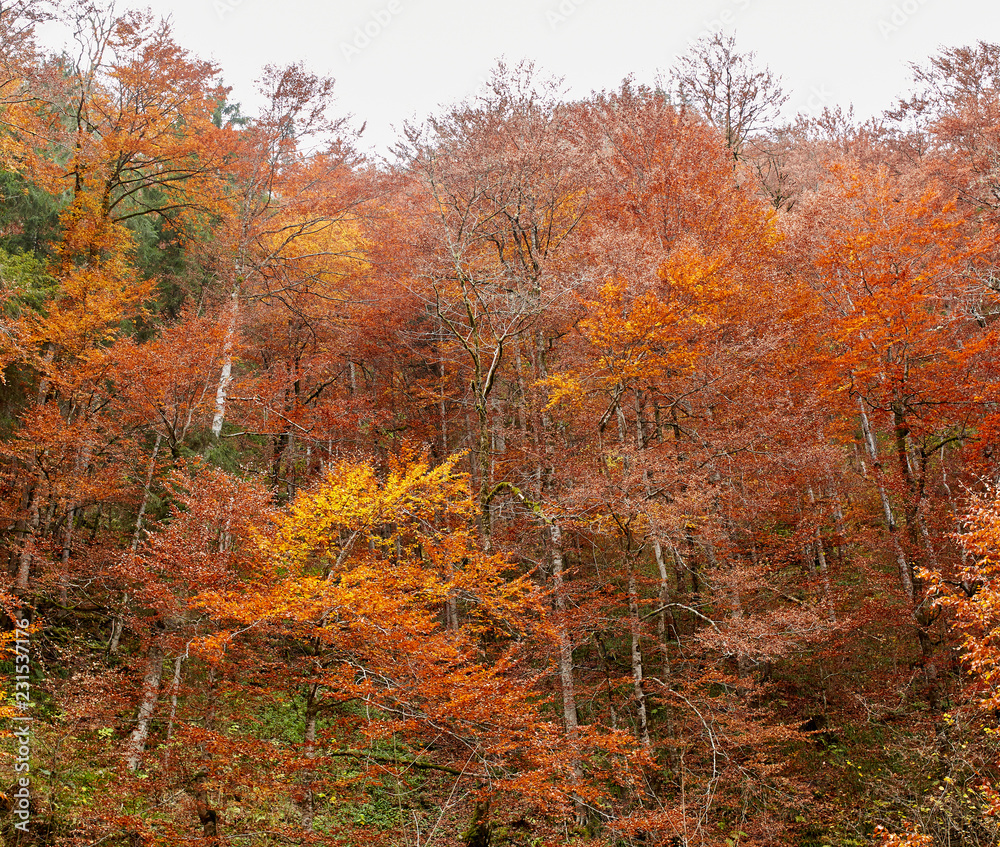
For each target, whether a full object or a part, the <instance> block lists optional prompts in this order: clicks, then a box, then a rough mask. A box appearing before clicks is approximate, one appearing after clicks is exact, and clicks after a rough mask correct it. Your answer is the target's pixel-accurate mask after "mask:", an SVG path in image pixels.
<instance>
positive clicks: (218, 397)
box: [212, 279, 240, 438]
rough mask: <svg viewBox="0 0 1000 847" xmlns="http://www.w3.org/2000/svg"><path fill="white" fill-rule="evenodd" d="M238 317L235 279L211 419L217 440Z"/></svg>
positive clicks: (230, 372)
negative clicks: (213, 413) (213, 412)
mask: <svg viewBox="0 0 1000 847" xmlns="http://www.w3.org/2000/svg"><path fill="white" fill-rule="evenodd" d="M239 315H240V283H239V280H238V279H237V282H236V284H235V285H234V286H233V292H232V294H231V295H230V304H229V322H228V323H227V324H226V336H225V340H224V341H223V342H222V372H221V373H220V374H219V387H218V388H217V389H216V391H215V417H213V418H212V435H214V436H215V437H216V438H218V437H219V436H220V435H221V434H222V425H223V423H225V420H226V397H227V396H228V393H229V384H230V383H231V382H232V379H233V347H234V345H235V343H236V329H237V326H238V323H239Z"/></svg>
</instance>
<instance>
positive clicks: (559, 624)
mask: <svg viewBox="0 0 1000 847" xmlns="http://www.w3.org/2000/svg"><path fill="white" fill-rule="evenodd" d="M549 539H550V541H551V544H552V594H553V602H554V604H555V607H556V632H557V637H558V639H559V682H560V685H561V687H562V701H563V720H564V721H565V723H566V734H567V735H569V736H570V737H571V738H572V737H575V736H576V734H577V728H578V726H579V723H578V718H577V711H576V685H575V683H574V678H573V642H572V639H571V638H570V634H569V629H568V627H567V621H566V593H565V589H564V586H563V549H562V531H561V530H560V529H559V525H558V524H556V523H552V524H550V525H549Z"/></svg>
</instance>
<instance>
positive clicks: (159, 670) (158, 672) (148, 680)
mask: <svg viewBox="0 0 1000 847" xmlns="http://www.w3.org/2000/svg"><path fill="white" fill-rule="evenodd" d="M163 657H164V645H163V636H162V635H159V634H155V635H154V637H153V640H152V642H151V643H150V645H149V654H148V655H147V656H146V673H145V675H144V676H143V680H142V693H141V695H140V696H139V714H138V718H137V721H136V726H135V729H134V730H133V731H132V735H131V737H130V738H129V742H128V745H127V747H126V751H125V755H126V762H127V764H128V769H129V770H130V771H132V772H133V773H134V772H135V771H137V770H138V769H139V765H140V764H141V762H142V754H143V752H144V751H145V749H146V739H148V738H149V725H150V723H151V722H152V720H153V712H154V711H155V710H156V701H157V699H158V698H159V696H160V681H161V679H162V678H163Z"/></svg>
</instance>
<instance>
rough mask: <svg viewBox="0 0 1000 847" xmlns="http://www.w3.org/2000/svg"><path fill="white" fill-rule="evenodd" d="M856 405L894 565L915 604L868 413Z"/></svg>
mask: <svg viewBox="0 0 1000 847" xmlns="http://www.w3.org/2000/svg"><path fill="white" fill-rule="evenodd" d="M858 405H859V407H860V409H861V431H862V433H863V435H864V439H865V447H866V448H867V451H868V458H869V459H870V460H871V463H872V470H873V476H874V477H875V486H876V488H877V489H878V496H879V499H880V500H881V501H882V512H883V514H884V515H885V525H886V529H887V530H888V531H889V541H890V543H891V544H892V550H893V553H894V554H895V556H896V563H897V565H898V566H899V581H900V584H901V585H902V587H903V591H904V593H905V594H906V597H907V599H908V600H909V601H910V603H911V605H912V604H915V603H916V598H917V593H916V588H915V586H914V584H913V571H912V568H911V566H910V563H909V562H907V561H906V554H905V553H904V552H903V546H902V545H901V544H900V543H899V532H898V527H897V525H896V518H895V516H894V515H893V513H892V504H891V503H890V502H889V495H888V494H887V493H886V490H885V481H884V479H883V472H882V464H881V462H880V461H879V458H878V445H877V444H876V442H875V436H874V434H873V433H872V428H871V424H870V423H869V421H868V413H867V412H866V411H865V405H864V400H862V399H859V401H858Z"/></svg>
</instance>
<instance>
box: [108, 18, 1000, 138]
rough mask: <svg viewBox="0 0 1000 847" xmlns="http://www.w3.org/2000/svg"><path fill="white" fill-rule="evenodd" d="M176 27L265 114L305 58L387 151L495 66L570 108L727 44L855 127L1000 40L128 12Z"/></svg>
mask: <svg viewBox="0 0 1000 847" xmlns="http://www.w3.org/2000/svg"><path fill="white" fill-rule="evenodd" d="M127 6H138V7H146V6H148V7H150V8H152V9H153V11H154V12H155V13H157V14H159V15H162V16H170V17H171V18H172V20H173V23H174V28H175V31H176V34H177V40H178V41H179V42H180V43H181V44H182V45H183V46H185V47H187V48H189V49H190V50H192V51H193V52H194V53H196V54H198V55H199V56H201V57H204V58H211V59H214V60H215V61H216V62H217V63H218V64H219V65H220V66H221V67H222V70H223V77H224V80H225V82H226V83H227V84H228V85H231V86H233V94H232V99H233V100H237V101H242V102H243V103H244V105H245V107H246V111H248V112H251V113H252V111H253V107H254V105H255V99H254V86H253V80H254V79H255V78H256V76H257V75H258V74H259V71H260V69H261V67H263V66H264V65H265V64H286V63H288V62H292V61H298V60H304V61H305V63H306V65H307V66H308V67H309V69H310V70H313V71H314V72H317V73H321V74H329V75H332V76H333V77H335V79H336V80H337V85H336V91H337V93H338V104H339V106H340V108H341V110H342V111H343V112H349V113H351V114H353V115H354V116H355V119H356V122H357V124H358V125H360V124H361V123H362V122H367V129H366V131H365V133H364V142H365V146H367V147H371V148H373V149H375V150H377V151H379V152H382V151H384V150H385V149H386V148H387V147H388V146H389V145H390V144H391V143H392V142H393V141H394V140H395V138H396V133H395V132H394V130H393V126H397V127H398V126H399V125H400V124H401V122H402V121H403V120H406V119H409V118H412V117H416V118H418V119H419V118H423V117H426V116H427V115H428V114H430V113H431V112H434V111H436V110H437V109H438V107H439V106H440V105H442V104H449V103H453V102H455V101H458V100H460V99H463V98H464V97H466V96H468V95H469V94H470V93H472V92H474V91H475V89H476V88H477V87H478V86H479V85H480V84H481V82H482V80H483V79H484V77H485V76H486V75H487V74H488V72H489V69H490V68H491V67H492V66H493V64H494V63H495V61H496V59H497V58H499V57H501V56H502V57H505V58H506V59H507V60H508V62H510V63H514V62H516V61H517V60H519V59H522V58H528V59H533V60H535V62H536V63H537V65H538V66H539V67H540V68H541V69H543V70H545V71H547V72H549V73H550V74H553V75H556V76H561V77H564V78H565V82H566V85H567V87H568V90H569V92H570V93H571V94H572V95H578V96H585V95H587V94H588V93H590V92H591V91H593V90H601V89H609V88H614V87H616V86H617V85H618V84H619V83H620V82H621V80H622V79H623V78H624V77H625V76H626V75H629V74H632V75H634V77H635V78H636V80H637V81H638V82H649V83H651V82H653V81H654V80H655V78H656V76H657V73H658V72H664V71H666V70H668V69H669V68H670V66H671V65H672V64H673V61H674V59H675V57H676V56H678V55H679V54H681V53H683V52H684V51H685V50H686V49H687V47H688V45H689V44H690V43H691V42H692V41H694V40H696V39H697V38H698V37H699V36H701V35H704V34H706V33H710V32H712V31H715V30H719V29H721V30H723V31H724V32H726V33H733V34H735V36H736V39H737V47H738V49H739V50H740V51H741V52H749V51H754V52H755V53H756V54H757V61H758V63H759V64H761V65H767V66H769V67H770V68H771V70H772V71H774V72H775V73H777V74H779V75H780V76H781V77H782V80H783V83H784V87H785V89H786V90H787V91H789V93H790V94H791V99H790V101H789V104H788V109H789V110H791V111H792V112H795V111H806V112H813V113H815V112H818V111H820V110H821V109H822V108H823V106H827V105H829V106H834V105H840V106H843V107H845V108H846V107H847V106H848V105H851V104H853V105H854V107H855V111H856V114H858V115H859V116H861V117H867V116H869V115H873V114H877V113H879V112H881V111H882V110H883V109H885V108H887V107H889V106H890V105H892V103H893V102H894V98H895V97H896V96H897V95H900V94H903V93H905V92H906V90H907V86H908V80H909V67H908V64H909V63H910V62H914V61H916V62H923V61H925V60H926V59H927V58H928V57H929V56H931V55H933V54H934V53H936V52H937V51H938V50H939V48H940V47H942V46H958V45H962V44H973V43H975V42H976V41H979V40H984V41H1000V8H998V7H997V5H996V3H995V2H987V0H826V2H815V0H711V1H710V2H697V0H696V2H682V0H659V2H655V1H654V0H146V2H142V1H141V0H139V2H133V0H118V8H124V7H127Z"/></svg>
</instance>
